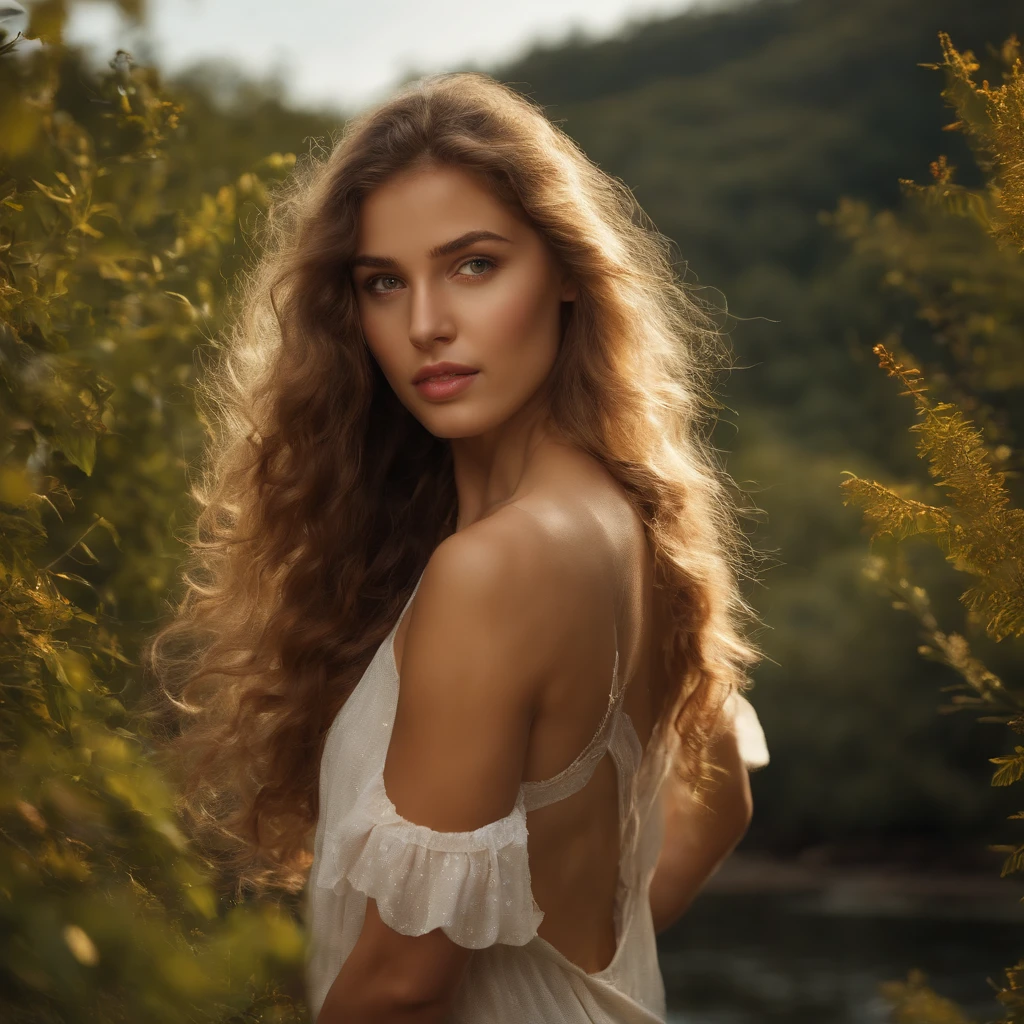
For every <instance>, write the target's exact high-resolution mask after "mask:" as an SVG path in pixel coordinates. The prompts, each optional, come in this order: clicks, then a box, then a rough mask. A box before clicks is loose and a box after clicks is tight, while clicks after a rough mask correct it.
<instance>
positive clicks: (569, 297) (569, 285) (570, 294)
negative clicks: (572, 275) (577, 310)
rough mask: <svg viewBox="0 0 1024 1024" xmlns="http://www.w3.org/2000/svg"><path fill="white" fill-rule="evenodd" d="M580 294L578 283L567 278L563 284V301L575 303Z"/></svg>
mask: <svg viewBox="0 0 1024 1024" xmlns="http://www.w3.org/2000/svg"><path fill="white" fill-rule="evenodd" d="M578 292H579V289H578V288H577V287H576V282H575V281H572V280H570V279H569V278H565V280H564V282H563V284H562V301H563V302H575V301H576V296H577V294H578Z"/></svg>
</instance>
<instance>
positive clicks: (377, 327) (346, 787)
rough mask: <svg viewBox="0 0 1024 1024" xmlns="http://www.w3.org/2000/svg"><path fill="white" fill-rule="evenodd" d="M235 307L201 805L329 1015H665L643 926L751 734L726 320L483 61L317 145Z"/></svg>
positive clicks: (725, 826)
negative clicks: (716, 419)
mask: <svg viewBox="0 0 1024 1024" xmlns="http://www.w3.org/2000/svg"><path fill="white" fill-rule="evenodd" d="M243 300H244V301H243V306H242V315H241V316H240V317H239V318H238V319H237V326H236V328H235V330H234V334H233V336H232V337H231V338H230V339H229V345H228V346H227V354H226V357H225V359H224V360H223V362H222V363H221V364H220V372H219V374H216V375H214V376H213V377H212V378H211V379H212V380H213V382H214V387H213V389H212V391H211V394H212V395H213V397H214V402H213V403H212V404H211V407H210V413H209V420H210V422H211V423H212V424H213V426H214V431H213V435H212V440H211V444H210V449H209V452H208V456H209V457H208V462H207V473H206V478H205V481H204V485H203V486H202V487H200V488H199V489H198V491H197V497H198V498H199V500H200V502H201V505H202V511H201V513H200V517H199V536H198V537H197V539H196V541H195V543H194V566H193V570H192V571H190V572H189V573H187V574H186V579H187V581H188V582H189V588H188V592H187V594H186V597H185V599H184V601H183V603H182V605H181V606H180V608H179V610H178V616H177V618H176V621H175V622H173V623H172V624H171V625H170V626H169V627H167V628H166V629H165V630H164V632H163V633H162V635H161V636H160V637H158V641H157V643H156V644H155V646H154V648H153V658H152V663H153V664H154V666H155V668H156V669H157V671H158V672H159V673H160V674H161V675H162V677H163V678H164V680H165V685H166V688H167V690H168V692H172V691H173V688H174V687H178V690H179V699H178V707H179V708H180V709H181V710H182V711H183V712H185V713H186V714H187V716H188V720H187V721H186V722H185V728H183V730H182V732H181V735H180V737H179V738H178V739H177V741H176V744H175V748H174V754H175V757H176V758H177V763H179V764H182V765H185V766H187V768H186V772H185V776H184V778H183V780H182V781H183V794H184V796H183V803H184V807H185V809H186V811H188V812H190V814H191V817H192V820H193V822H194V824H195V826H196V827H197V828H200V829H205V830H206V831H207V832H208V833H209V834H210V835H211V836H213V837H215V838H218V837H219V840H220V841H221V848H222V849H224V850H225V851H231V850H232V849H233V850H234V851H235V852H234V854H232V863H233V864H234V865H235V867H236V869H237V870H238V872H239V877H240V879H241V884H243V885H245V884H251V885H256V886H268V885H277V886H281V887H284V888H290V889H292V890H293V891H296V890H298V889H299V888H301V887H303V886H305V903H304V911H305V914H306V916H307V920H308V927H309V935H310V946H309V955H308V998H309V1006H310V1010H311V1013H312V1015H313V1018H314V1019H316V1020H318V1021H319V1022H320V1024H343V1022H344V1024H362V1022H371V1021H372V1022H377V1024H388V1022H396V1024H397V1022H399V1021H401V1022H409V1024H412V1022H417V1024H420V1022H422V1024H426V1022H440V1021H458V1022H473V1024H487V1022H499V1021H500V1022H503V1024H508V1022H513V1021H515V1022H519V1021H524V1022H525V1021H537V1022H541V1021H543V1022H555V1021H558V1022H561V1024H572V1022H577V1021H579V1022H583V1021H596V1022H606V1024H611V1022H638V1024H639V1022H655V1021H661V1020H664V1017H665V998H664V987H663V984H662V978H661V975H660V973H659V968H658V961H657V956H656V949H655V932H656V931H657V930H660V929H661V928H664V927H667V926H668V925H669V924H670V923H672V921H674V920H675V919H676V918H677V917H678V916H679V915H680V914H681V913H682V911H683V909H685V907H686V905H687V904H688V903H689V901H690V900H691V899H692V898H693V896H694V895H695V894H696V892H697V891H698V889H699V888H700V886H701V885H702V884H703V882H704V881H705V880H706V879H707V877H708V876H709V875H710V874H711V873H712V872H713V871H714V870H715V868H716V867H717V865H718V864H719V863H720V862H721V861H722V860H723V859H724V858H725V856H726V855H727V854H728V853H729V852H730V851H731V850H732V848H733V847H734V846H735V844H736V843H737V842H738V840H739V839H740V837H741V836H742V835H743V833H744V831H745V829H746V827H747V824H748V822H749V819H750V813H751V802H750V790H749V785H748V779H747V767H749V766H754V765H756V764H760V763H764V761H765V760H766V755H765V752H764V750H763V736H762V735H761V734H760V727H759V725H758V723H757V719H756V715H754V713H753V709H752V708H751V707H750V705H749V704H747V703H746V702H745V701H744V700H743V698H742V697H741V696H740V694H739V691H740V689H741V688H743V687H745V686H746V684H747V682H748V677H747V675H746V668H747V667H748V666H749V665H752V664H753V663H755V662H756V660H757V657H758V654H757V651H756V649H755V648H754V647H753V646H752V644H751V643H750V642H749V641H748V640H747V639H745V638H744V636H743V633H742V630H741V623H742V621H743V620H750V621H755V622H756V619H755V618H754V615H753V612H752V610H751V609H750V607H749V606H748V605H747V604H746V603H745V602H744V600H743V598H742V597H741V595H740V591H739V586H738V576H739V575H741V574H743V573H744V571H745V570H746V568H747V566H748V565H749V564H750V562H751V560H752V555H751V552H750V550H749V549H748V548H747V547H746V546H745V545H744V541H743V534H742V531H741V530H740V529H739V526H738V525H737V517H736V512H735V507H734V505H733V504H732V502H731V499H730V497H729V493H730V492H729V488H728V487H727V477H726V476H725V474H724V472H723V471H721V470H720V469H719V468H718V466H717V464H716V463H715V461H714V457H713V449H712V448H711V447H710V445H709V444H708V442H707V440H706V433H705V428H706V427H707V426H708V425H709V423H710V420H711V417H710V412H709V410H711V409H712V408H713V406H714V403H713V401H712V400H711V397H710V390H709V381H710V372H711V370H712V369H714V368H715V364H716V362H717V361H718V359H719V356H720V355H721V351H722V350H723V346H721V345H720V344H719V342H720V339H719V337H718V335H717V334H716V332H715V328H714V322H713V320H712V319H711V317H710V316H709V315H708V314H707V313H706V312H704V311H702V310H701V309H700V308H699V307H698V305H697V304H695V302H694V301H693V300H692V299H691V298H690V296H689V295H688V292H687V290H686V289H685V288H684V286H683V285H682V284H681V283H680V282H679V281H678V280H677V278H676V276H675V274H674V272H673V269H672V264H671V262H670V259H669V247H668V245H667V242H666V240H665V239H664V238H663V237H662V236H660V235H659V234H658V233H657V232H656V231H655V230H654V229H653V227H652V226H650V224H649V222H648V221H647V220H646V219H645V218H644V217H643V215H642V213H641V212H640V210H639V209H638V207H637V205H636V203H635V201H634V199H633V198H632V196H631V194H630V193H629V191H628V190H627V189H626V188H625V187H624V186H623V185H622V184H621V183H619V182H617V181H616V180H614V179H612V178H610V177H609V176H608V175H606V174H605V173H603V172H602V171H600V170H599V169H598V168H597V167H596V166H594V165H593V164H592V163H591V162H590V161H588V160H587V159H586V157H585V156H584V155H583V154H582V153H581V152H580V151H579V149H578V148H577V147H576V146H575V145H574V144H573V143H572V142H571V141H570V140H569V138H568V137H567V136H566V135H564V134H563V133H562V132H561V131H559V130H558V129H557V128H555V127H554V126H553V125H552V124H551V122H550V121H549V120H547V119H546V118H545V117H544V115H543V114H542V112H541V111H540V110H539V109H538V108H537V107H536V106H535V105H534V104H532V103H531V102H530V101H528V100H526V99H524V98H523V97H521V96H519V95H517V94H516V93H515V92H513V91H512V90H511V89H508V88H506V87H504V86H502V85H499V84H498V83H496V82H495V81H493V80H492V79H490V78H488V77H487V76H485V75H481V74H468V73H461V74H453V75H440V76H434V77H431V78H428V79H426V80H422V81H420V82H418V83H415V84H413V85H412V86H409V87H407V88H406V89H405V90H403V91H402V92H401V93H399V94H398V95H396V96H394V97H393V98H392V99H390V100H389V101H387V102H385V103H384V104H382V105H381V106H379V107H377V108H376V109H374V110H371V111H369V112H368V113H365V114H363V115H362V116H361V117H359V118H356V119H355V120H353V121H352V122H350V123H349V125H348V127H347V130H346V132H345V134H344V136H343V137H342V138H341V140H340V141H339V142H338V143H337V145H336V146H335V147H334V149H333V152H331V153H330V155H329V156H328V157H326V158H325V159H322V160H318V161H311V162H310V163H309V164H308V165H307V167H306V169H305V174H304V176H303V175H300V176H299V177H297V178H296V180H295V182H294V184H293V186H292V189H291V192H290V193H289V194H288V195H287V196H285V197H283V198H281V199H280V200H279V201H278V203H277V204H276V205H275V207H274V212H273V214H272V218H271V220H270V232H269V235H268V238H267V248H266V255H265V256H264V257H263V259H262V261H261V263H260V264H259V265H258V266H257V267H256V268H255V270H254V272H253V274H252V275H251V276H250V278H249V281H248V286H247V290H246V292H245V294H244V296H243ZM182 640H184V641H187V647H186V649H187V650H189V651H191V652H192V653H191V654H190V655H189V656H188V657H187V658H186V659H185V660H184V662H182V660H181V659H180V658H177V659H175V658H174V657H172V655H171V653H170V650H171V648H172V647H174V646H175V645H176V643H177V642H179V641H182ZM183 665H184V669H185V671H184V673H182V672H181V671H180V670H181V668H182V666H183ZM737 712H739V714H737ZM314 830H315V831H314ZM311 839H312V845H310V840H311Z"/></svg>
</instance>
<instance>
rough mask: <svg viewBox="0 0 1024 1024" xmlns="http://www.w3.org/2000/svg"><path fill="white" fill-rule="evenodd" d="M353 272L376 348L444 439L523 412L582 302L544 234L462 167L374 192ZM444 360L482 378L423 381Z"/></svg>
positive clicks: (421, 170)
mask: <svg viewBox="0 0 1024 1024" xmlns="http://www.w3.org/2000/svg"><path fill="white" fill-rule="evenodd" d="M351 266H352V277H353V284H354V286H355V290H356V295H357V297H358V307H359V316H360V320H361V322H362V328H363V334H364V336H365V338H366V342H367V344H368V346H369V348H370V352H371V353H372V354H373V356H374V358H375V359H376V360H377V362H378V364H379V365H380V368H381V370H382V371H383V373H384V376H385V377H387V379H388V382H389V383H390V384H391V387H392V388H393V389H394V391H395V393H396V394H397V395H398V398H399V399H400V400H401V402H402V403H403V404H404V405H405V406H406V408H407V409H409V411H410V412H411V413H412V414H413V415H414V416H415V417H416V418H417V419H418V420H420V422H422V423H423V425H424V426H425V427H426V428H427V429H428V430H430V432H431V433H433V434H434V435H435V436H437V437H448V438H455V437H471V436H476V435H478V434H482V433H484V432H485V431H488V430H490V429H492V428H494V427H496V426H498V425H500V424H502V423H504V422H505V421H506V420H508V419H509V418H510V417H512V416H513V415H514V414H515V413H516V412H517V411H518V410H519V409H520V408H522V406H523V405H524V404H525V403H526V402H527V401H528V400H529V399H530V398H531V396H533V395H534V394H535V393H536V391H537V390H538V388H540V386H541V385H542V384H543V383H544V381H545V379H546V378H547V376H548V374H549V372H550V370H551V368H552V365H553V364H554V361H555V355H556V353H557V351H558V344H559V337H560V333H561V320H560V309H561V307H560V303H562V302H568V301H572V300H573V299H575V298H576V289H575V286H574V285H572V284H571V283H570V282H569V281H568V280H567V278H566V277H565V275H564V274H563V272H562V271H561V269H560V267H559V266H558V264H557V262H556V260H555V258H554V255H553V253H552V252H551V250H550V248H549V247H548V245H547V243H546V241H545V239H544V238H543V237H542V236H541V235H540V234H539V232H538V231H537V230H536V229H535V228H534V227H533V226H532V225H530V224H529V223H528V222H526V221H525V220H524V219H522V217H521V216H517V215H516V213H515V212H514V211H513V210H512V209H510V208H509V207H508V206H507V205H506V204H505V203H503V202H502V201H501V200H499V199H498V198H496V197H495V196H494V195H493V194H492V193H491V192H490V190H489V189H488V187H487V186H486V184H485V183H484V182H483V181H482V180H481V179H479V178H478V177H476V176H475V175H473V174H472V173H471V172H468V171H465V170H462V169H460V168H456V167H442V166H436V165H427V166H423V167H418V168H414V169H411V170H408V171H403V172H401V173H399V174H396V175H395V176H394V177H392V178H390V179H389V180H388V181H386V182H385V183H384V184H382V185H380V186H379V187H378V188H376V189H375V190H374V191H373V192H372V193H371V194H370V195H369V196H368V197H367V198H366V200H365V201H364V203H363V206H362V210H361V215H360V224H359V234H358V239H357V243H356V254H355V257H354V259H353V260H352V264H351ZM440 362H452V363H459V364H462V365H463V366H464V367H466V368H469V369H472V370H475V371H476V372H475V373H474V374H473V375H472V376H466V377H458V378H455V381H454V385H449V386H447V387H446V386H445V385H443V384H435V385H433V386H431V385H430V384H429V383H428V384H427V385H426V386H422V385H421V386H417V385H416V384H415V383H414V380H415V378H416V376H417V374H418V373H421V372H422V371H423V369H424V368H425V367H428V366H430V365H432V364H435V363H440ZM449 392H450V393H449Z"/></svg>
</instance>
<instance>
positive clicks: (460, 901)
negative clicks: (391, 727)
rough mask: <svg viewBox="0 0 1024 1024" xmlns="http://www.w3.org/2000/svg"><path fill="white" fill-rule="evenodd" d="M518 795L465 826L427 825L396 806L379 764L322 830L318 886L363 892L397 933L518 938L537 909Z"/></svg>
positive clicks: (490, 941) (488, 940)
mask: <svg viewBox="0 0 1024 1024" xmlns="http://www.w3.org/2000/svg"><path fill="white" fill-rule="evenodd" d="M526 838H527V830H526V812H525V809H524V807H523V804H522V802H521V801H517V802H516V806H515V807H514V808H513V809H512V811H511V812H510V813H509V814H508V815H507V816H506V817H504V818H500V819H499V820H497V821H492V822H490V823H488V824H486V825H483V826H481V827H480V828H477V829H474V830H473V831H471V832H435V831H434V830H433V829H430V828H427V827H426V826H425V825H416V824H413V823H412V822H410V821H407V820H406V819H405V818H403V817H402V816H401V815H399V814H398V813H397V811H396V810H395V806H394V804H393V803H392V802H391V800H390V798H389V797H388V795H387V792H386V791H385V789H384V779H383V775H382V774H381V773H380V772H377V773H375V774H374V776H373V778H372V779H371V780H370V781H369V783H368V784H367V785H366V787H365V788H364V789H363V790H362V791H361V792H360V793H359V795H358V796H357V798H356V800H355V802H354V804H353V806H352V808H351V809H350V810H349V812H348V813H347V814H345V815H343V816H342V817H341V818H340V820H337V821H333V822H331V823H330V824H329V825H328V827H327V829H326V830H325V833H324V845H323V851H322V859H321V867H320V871H319V873H318V876H317V885H319V886H324V887H327V888H331V889H334V890H335V891H340V887H341V886H343V885H344V884H345V883H346V882H347V883H348V884H349V885H350V886H351V887H352V888H353V889H357V890H358V891H359V892H362V893H364V894H365V895H366V896H368V897H372V898H373V899H374V900H375V901H376V904H377V910H378V912H379V913H380V916H381V920H383V921H384V923H385V924H387V925H388V926H389V927H390V928H392V929H394V930H395V931H397V932H401V933H402V934H403V935H423V934H425V933H426V932H429V931H433V929H435V928H440V929H441V930H442V931H443V932H444V933H445V934H446V935H447V936H448V937H449V938H450V939H451V940H452V941H453V942H456V943H458V945H460V946H465V947H468V948H470V949H482V948H483V947H485V946H491V945H494V944H495V943H499V942H500V943H504V944H506V945H512V946H522V945H525V943H527V942H529V941H530V939H532V938H533V936H534V935H536V933H537V926H538V925H539V924H540V922H541V920H542V919H543V917H544V912H543V911H542V910H541V909H540V907H539V906H537V903H536V902H535V901H534V899H533V890H532V888H531V885H530V866H529V861H528V858H527V846H526Z"/></svg>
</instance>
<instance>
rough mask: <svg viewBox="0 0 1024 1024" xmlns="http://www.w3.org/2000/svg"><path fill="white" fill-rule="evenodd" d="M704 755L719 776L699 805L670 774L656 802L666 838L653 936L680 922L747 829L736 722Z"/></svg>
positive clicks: (749, 807) (748, 810)
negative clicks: (715, 768) (720, 770)
mask: <svg viewBox="0 0 1024 1024" xmlns="http://www.w3.org/2000/svg"><path fill="white" fill-rule="evenodd" d="M708 756H709V759H710V760H711V762H712V763H713V764H715V765H717V766H718V767H719V768H721V769H723V772H722V773H716V778H717V779H718V780H719V781H718V782H717V785H716V786H715V788H714V789H711V790H710V792H708V793H707V794H706V796H705V804H704V806H701V805H700V804H698V803H697V801H696V800H695V799H694V798H693V796H692V794H691V793H690V791H689V790H688V788H687V787H686V786H685V785H684V784H683V783H681V782H680V781H679V779H678V778H677V776H676V774H675V772H674V771H670V772H669V774H668V775H667V776H666V778H665V781H664V783H663V784H662V788H661V793H660V796H659V798H660V801H661V812H662V821H663V822H664V826H665V835H664V840H663V842H662V845H661V855H660V857H659V858H658V865H657V867H656V868H655V871H654V876H653V878H652V879H651V891H650V903H651V913H652V914H653V916H654V930H655V931H656V932H662V931H664V930H665V929H666V928H668V927H669V926H670V925H672V924H674V923H675V922H676V921H678V920H679V918H680V917H682V915H683V912H684V911H685V910H686V908H687V907H688V906H689V905H690V903H691V902H692V901H693V899H694V897H695V896H696V895H697V893H698V892H700V890H701V888H702V887H703V885H704V883H705V882H707V880H708V879H709V878H710V877H711V876H712V875H713V874H714V873H715V871H717V870H718V868H719V866H720V865H721V864H722V862H723V861H724V860H725V859H726V857H728V856H729V854H730V853H732V851H733V849H734V848H735V846H736V844H737V843H738V842H739V841H740V840H741V839H742V838H743V836H744V834H745V833H746V831H747V827H748V826H749V825H750V819H751V816H752V814H753V810H754V804H753V798H752V797H751V793H750V778H749V776H748V774H747V767H746V764H745V763H744V760H743V757H742V756H741V754H740V745H739V738H738V736H737V732H736V725H735V719H733V721H732V722H731V723H730V726H729V727H727V728H726V729H725V730H724V731H723V732H721V733H720V734H719V736H718V737H717V738H716V739H715V740H713V741H712V743H711V746H710V748H709V750H708ZM709 788H710V787H709Z"/></svg>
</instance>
